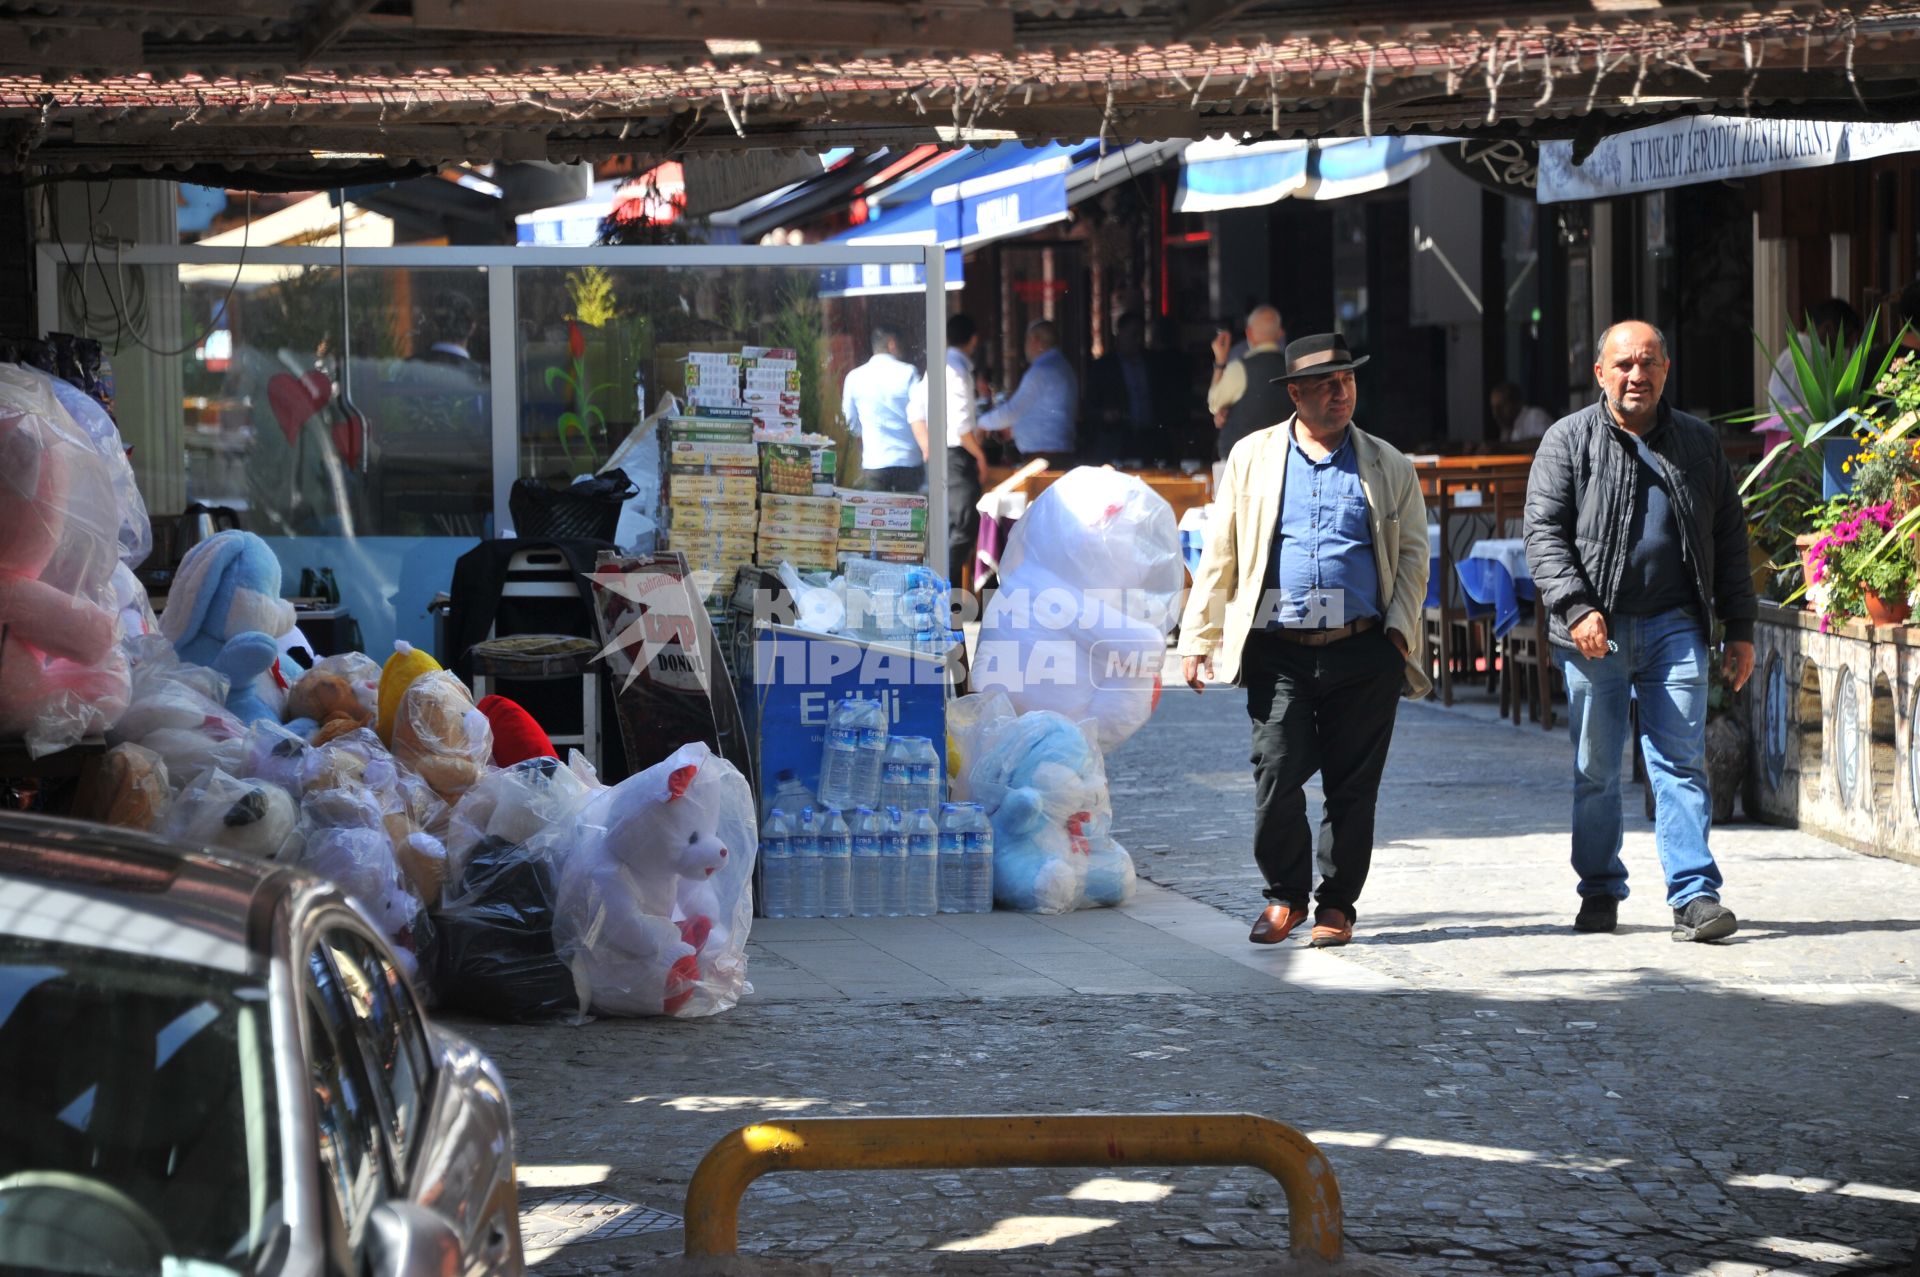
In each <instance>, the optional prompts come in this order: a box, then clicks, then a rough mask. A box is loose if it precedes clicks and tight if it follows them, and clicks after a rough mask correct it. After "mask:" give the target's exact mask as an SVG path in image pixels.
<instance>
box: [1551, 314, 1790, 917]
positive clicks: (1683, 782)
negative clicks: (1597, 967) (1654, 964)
mask: <svg viewBox="0 0 1920 1277" xmlns="http://www.w3.org/2000/svg"><path fill="white" fill-rule="evenodd" d="M1671 369H1672V363H1671V361H1670V360H1669V359H1668V357H1667V341H1666V338H1665V337H1663V336H1662V335H1661V333H1660V330H1659V329H1657V328H1655V327H1654V326H1653V325H1652V324H1648V323H1643V322H1641V321H1639V320H1627V321H1625V322H1623V323H1618V324H1615V325H1614V326H1613V327H1611V328H1609V329H1607V331H1606V332H1604V333H1602V334H1601V336H1600V344H1599V346H1598V348H1597V349H1596V351H1595V354H1594V365H1593V374H1594V377H1595V378H1596V379H1597V380H1598V381H1599V383H1600V392H1601V397H1600V402H1598V403H1596V404H1594V405H1593V406H1592V407H1589V408H1586V409H1583V410H1582V411H1580V412H1577V413H1574V414H1573V415H1572V416H1570V417H1565V418H1562V419H1561V420H1560V421H1557V422H1555V423H1554V424H1553V426H1552V427H1551V428H1550V429H1549V430H1548V431H1547V434H1546V437H1545V438H1544V439H1543V440H1542V441H1541V443H1540V450H1539V452H1538V453H1536V454H1535V456H1534V460H1533V473H1532V476H1531V478H1530V479H1529V480H1528V483H1527V565H1528V567H1529V568H1530V569H1531V571H1532V573H1533V580H1534V585H1535V587H1536V588H1537V590H1538V591H1539V598H1540V605H1541V606H1543V607H1545V608H1546V609H1547V610H1548V613H1549V617H1550V637H1551V639H1552V641H1553V643H1554V645H1555V646H1556V647H1558V648H1560V649H1563V650H1562V651H1561V652H1560V653H1559V660H1560V662H1561V670H1562V672H1563V673H1564V674H1565V675H1566V680H1567V702H1568V710H1569V717H1570V718H1571V719H1572V727H1573V743H1574V783H1573V868H1574V871H1575V872H1576V873H1578V874H1579V875H1580V888H1579V890H1580V896H1581V905H1580V912H1579V915H1578V916H1577V917H1576V918H1575V919H1574V923H1573V925H1574V926H1575V927H1576V928H1578V929H1579V930H1581V931H1611V930H1613V928H1614V923H1615V920H1616V917H1617V915H1618V912H1619V905H1620V901H1622V900H1624V899H1625V898H1626V895H1627V867H1626V865H1625V864H1624V863H1622V861H1621V859H1620V846H1621V821H1620V754H1621V750H1622V749H1623V748H1624V747H1625V745H1626V738H1627V707H1628V701H1629V698H1630V697H1631V698H1632V699H1635V700H1637V701H1638V702H1639V707H1640V737H1641V744H1642V747H1643V749H1644V752H1645V754H1646V759H1647V772H1648V775H1649V776H1650V777H1651V778H1652V781H1653V796H1654V811H1655V817H1654V843H1655V846H1656V847H1657V848H1658V849H1659V852H1660V864H1661V866H1662V868H1663V869H1665V871H1666V876H1667V903H1668V904H1669V905H1670V906H1671V907H1672V909H1673V938H1674V939H1675V940H1720V939H1724V938H1725V937H1727V936H1730V935H1732V934H1733V932H1734V930H1735V928H1736V927H1737V925H1738V924H1737V922H1736V920H1735V919H1734V916H1733V912H1732V911H1731V910H1729V909H1728V908H1726V907H1725V906H1724V905H1722V904H1721V903H1720V884H1721V879H1720V869H1719V866H1717V865H1716V864H1714V861H1713V853H1712V852H1711V851H1709V850H1708V848H1707V826H1708V821H1709V814H1710V812H1711V809H1712V803H1711V796H1710V794H1709V791H1708V783H1707V766H1706V752H1707V670H1708V665H1707V662H1708V661H1709V659H1710V656H1709V653H1708V650H1707V645H1708V643H1709V642H1710V641H1711V636H1712V634H1713V627H1714V622H1715V620H1716V619H1718V620H1719V621H1722V622H1724V623H1725V625H1726V651H1725V655H1724V658H1723V659H1724V663H1725V670H1726V674H1727V677H1728V678H1729V680H1730V681H1731V682H1732V684H1733V688H1734V690H1735V691H1738V690H1739V689H1740V688H1741V687H1742V686H1744V685H1745V683H1746V681H1747V679H1748V677H1749V676H1750V675H1751V674H1752V673H1753V622H1754V618H1755V616H1756V615H1757V614H1758V612H1759V607H1758V604H1757V603H1756V602H1755V599H1754V594H1753V578H1752V575H1751V573H1750V570H1749V567H1748V563H1747V521H1746V515H1745V513H1744V511H1743V510H1742V507H1741V503H1740V494H1739V491H1738V488H1737V486H1736V484H1735V483H1734V478H1733V471H1732V468H1731V467H1730V466H1728V464H1727V458H1726V454H1725V453H1724V452H1723V451H1722V450H1721V447H1720V440H1719V438H1718V436H1716V435H1715V434H1714V432H1713V429H1712V427H1710V426H1708V425H1707V424H1706V423H1705V422H1703V421H1701V420H1699V419H1698V418H1696V417H1690V416H1688V415H1687V414H1685V413H1682V412H1675V411H1673V410H1672V409H1671V408H1669V407H1667V406H1666V404H1664V403H1663V402H1662V401H1661V398H1660V394H1661V391H1662V390H1663V389H1664V388H1665V387H1666V384H1667V374H1668V372H1669V371H1671Z"/></svg>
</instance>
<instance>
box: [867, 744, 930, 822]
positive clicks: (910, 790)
mask: <svg viewBox="0 0 1920 1277" xmlns="http://www.w3.org/2000/svg"><path fill="white" fill-rule="evenodd" d="M945 779H946V775H945V769H944V768H942V767H941V766H940V754H939V751H938V750H936V749H934V747H933V742H932V741H931V740H930V739H928V738H927V737H925V736H894V737H891V738H890V739H888V741H887V752H886V757H885V759H884V760H883V761H882V763H881V764H880V802H881V804H882V805H883V806H887V807H898V808H899V809H900V810H901V811H916V810H918V809H919V808H922V807H925V808H926V809H927V810H928V811H930V812H937V811H939V810H940V791H941V782H942V781H944V780H945Z"/></svg>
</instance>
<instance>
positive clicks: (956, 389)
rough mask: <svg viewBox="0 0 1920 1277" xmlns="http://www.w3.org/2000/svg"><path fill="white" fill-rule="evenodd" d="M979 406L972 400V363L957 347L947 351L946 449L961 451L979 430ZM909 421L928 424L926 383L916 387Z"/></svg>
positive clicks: (908, 409)
mask: <svg viewBox="0 0 1920 1277" xmlns="http://www.w3.org/2000/svg"><path fill="white" fill-rule="evenodd" d="M978 412H979V405H978V404H976V403H975V402H974V398H973V360H971V359H969V358H967V352H966V351H964V350H961V349H960V348H959V347H958V346H949V347H947V447H949V448H958V447H960V446H961V444H960V441H961V440H962V439H964V438H965V437H966V436H968V435H970V434H972V433H973V432H974V430H976V429H977V428H978V426H979V419H978V416H977V414H978ZM907 420H909V421H925V420H927V379H926V378H925V377H921V378H920V379H919V380H917V381H915V382H914V383H913V390H912V391H911V392H910V394H909V396H908V402H907Z"/></svg>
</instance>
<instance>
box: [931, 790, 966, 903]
mask: <svg viewBox="0 0 1920 1277" xmlns="http://www.w3.org/2000/svg"><path fill="white" fill-rule="evenodd" d="M938 828H939V831H940V912H941V913H962V912H964V911H965V907H966V890H967V880H966V869H965V865H964V863H963V861H962V859H961V856H962V847H963V844H964V842H965V838H966V831H965V830H964V829H963V828H962V827H961V812H960V809H959V808H958V807H956V806H954V805H953V804H952V803H942V804H940V820H939V825H938Z"/></svg>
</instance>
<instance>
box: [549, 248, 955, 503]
mask: <svg viewBox="0 0 1920 1277" xmlns="http://www.w3.org/2000/svg"><path fill="white" fill-rule="evenodd" d="M831 282H832V281H831V280H830V279H829V280H823V278H822V274H821V272H820V271H819V270H817V269H807V268H800V269H780V268H752V267H735V268H690V267H689V268H676V267H651V266H635V267H624V266H612V267H603V266H591V265H589V266H578V267H564V266H554V267H533V268H527V269H522V270H516V271H515V272H514V324H515V337H516V340H517V342H518V352H517V359H518V380H519V387H520V405H519V418H518V419H519V432H520V434H519V440H518V445H519V472H520V474H522V475H531V476H536V477H542V478H549V477H554V476H565V477H568V478H577V477H579V476H580V475H582V474H587V473H591V472H592V471H593V470H595V469H597V468H598V467H599V466H601V465H602V464H604V463H605V462H606V461H607V460H608V458H609V456H610V455H611V454H612V451H613V450H614V449H615V448H617V447H618V446H619V445H620V444H621V443H622V442H623V441H624V440H625V439H626V437H627V435H628V434H629V433H630V432H631V431H632V429H633V427H634V426H635V424H637V422H638V421H639V417H640V403H639V399H640V396H641V395H642V394H644V395H645V396H646V410H647V411H649V412H650V411H652V410H654V409H655V408H657V407H658V406H659V403H660V400H661V396H662V395H665V394H672V395H674V396H675V397H676V398H678V399H679V400H680V401H681V402H682V403H683V404H685V403H686V402H687V401H688V386H687V371H686V370H687V368H688V366H689V365H688V359H689V357H690V356H694V355H735V354H738V353H739V352H740V351H741V349H742V348H743V347H764V348H769V349H777V350H791V351H793V355H794V359H795V362H796V364H797V371H798V373H799V376H798V379H797V380H798V385H797V389H796V390H794V391H793V392H792V393H793V394H794V395H795V396H796V397H797V398H796V401H795V402H794V405H793V406H794V408H795V409H796V410H797V415H798V422H797V425H798V429H799V430H801V431H803V432H806V433H811V434H819V435H825V436H828V437H829V438H831V439H833V441H834V443H835V445H836V454H837V465H838V478H839V481H840V482H841V483H843V484H845V485H846V486H849V487H857V486H860V484H861V479H862V475H863V472H864V471H865V470H867V469H869V468H872V467H871V466H870V465H869V464H868V463H869V462H871V461H873V460H875V459H876V457H877V459H878V460H880V461H887V462H891V461H896V460H900V459H902V458H899V457H896V456H895V455H894V454H895V453H896V452H898V451H899V440H898V438H897V437H895V436H896V435H897V433H898V431H897V429H896V428H895V427H894V426H893V423H892V421H891V420H890V419H888V420H883V421H881V422H880V423H877V425H875V424H874V423H869V425H870V426H871V427H872V428H870V429H869V430H867V431H866V432H865V433H864V434H863V435H854V434H852V433H850V424H849V422H848V420H847V411H846V408H847V406H848V405H847V402H846V399H845V388H846V382H847V375H848V374H849V373H850V372H853V370H854V369H856V368H858V367H860V366H861V365H863V364H865V363H867V362H868V361H869V360H871V359H873V358H874V356H875V355H876V354H877V353H878V352H876V351H875V350H874V344H873V343H874V335H875V333H876V331H877V330H882V329H884V330H885V331H887V332H890V333H892V334H893V335H894V337H895V338H896V339H897V342H896V345H895V346H894V347H893V350H894V355H893V357H895V358H898V359H899V360H900V361H902V362H904V363H906V364H908V365H910V366H912V368H913V369H914V370H915V372H916V373H919V372H923V371H924V370H925V368H926V366H927V337H926V299H925V294H924V293H923V292H922V291H919V290H915V291H913V292H896V293H881V294H877V295H865V296H849V295H846V294H845V292H844V291H842V290H836V289H834V288H832V287H831V286H830V285H831ZM823 284H826V285H829V286H826V287H823ZM857 380H858V379H856V384H857ZM742 390H743V394H744V393H746V391H745V388H744V387H743V388H742ZM743 406H744V405H743ZM879 454H884V455H879ZM910 490H911V491H915V492H924V491H926V486H925V481H924V476H922V479H921V482H920V483H919V484H918V485H917V486H914V487H912V488H911V489H910Z"/></svg>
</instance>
